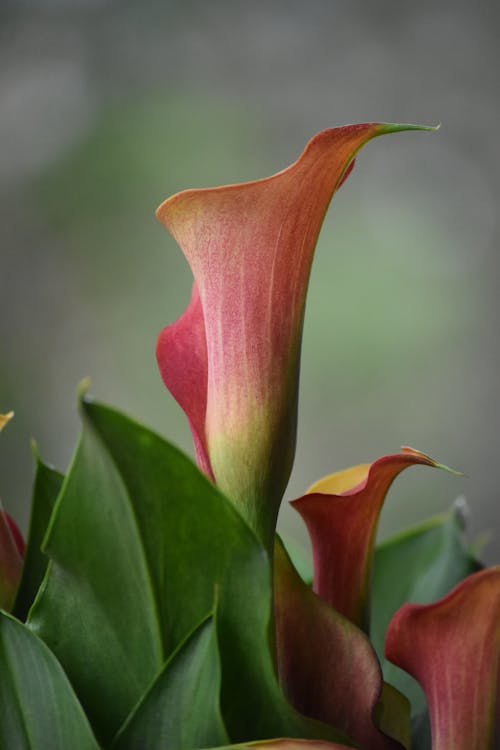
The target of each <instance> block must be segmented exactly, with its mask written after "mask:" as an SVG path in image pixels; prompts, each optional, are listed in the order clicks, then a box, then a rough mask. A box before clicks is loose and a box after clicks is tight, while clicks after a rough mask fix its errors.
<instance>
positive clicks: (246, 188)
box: [157, 123, 419, 547]
mask: <svg viewBox="0 0 500 750" xmlns="http://www.w3.org/2000/svg"><path fill="white" fill-rule="evenodd" d="M408 129H419V128H417V126H411V125H386V124H375V123H367V124H362V125H349V126H346V127H342V128H335V129H330V130H325V131H323V132H322V133H319V134H318V135H317V136H315V137H314V138H313V139H312V140H311V141H310V142H309V143H308V144H307V146H306V148H305V150H304V151H303V153H302V154H301V156H300V157H299V159H298V160H297V161H296V162H295V163H294V164H292V165H291V166H290V167H288V168H287V169H285V170H283V171H282V172H279V173H277V174H275V175H273V176H272V177H268V178H266V179H262V180H257V181H255V182H248V183H242V184H238V185H228V186H225V187H219V188H213V189H205V190H186V191H184V192H182V193H178V194H177V195H174V196H173V197H171V198H169V199H168V200H166V201H165V202H164V203H163V204H162V205H161V206H160V207H159V209H158V212H157V215H158V218H159V220H160V221H161V222H162V223H163V224H164V225H165V226H166V227H167V229H168V230H169V231H170V233H171V234H172V235H173V237H174V238H175V239H176V240H177V242H178V243H179V245H180V247H181V248H182V250H183V252H184V255H185V256H186V259H187V261H188V263H189V265H190V267H191V270H192V272H193V276H194V282H195V285H194V289H193V296H192V299H191V303H190V305H189V307H188V308H187V310H186V312H185V313H184V315H183V316H181V318H180V319H179V320H178V321H176V323H174V324H173V325H171V326H168V327H167V328H165V329H164V331H163V332H162V333H161V334H160V337H159V340H158V346H157V357H158V363H159V367H160V371H161V374H162V377H163V380H164V382H165V384H166V385H167V387H168V388H169V390H170V391H171V392H172V394H173V396H174V397H175V398H176V399H177V401H178V402H179V404H180V405H181V406H182V408H183V409H184V411H185V412H186V414H187V416H188V419H189V421H190V424H191V429H192V432H193V436H194V441H195V446H196V453H197V458H198V463H199V464H200V466H201V468H202V469H203V470H204V471H205V472H206V473H207V474H208V475H209V476H211V478H212V479H214V480H215V482H216V483H217V485H218V486H220V488H221V489H222V490H223V491H224V492H226V494H227V495H228V496H229V497H230V498H231V499H232V501H233V502H234V503H235V504H236V505H237V506H238V507H239V508H240V510H241V512H242V513H243V515H244V516H245V517H246V519H247V520H248V522H249V523H250V524H251V526H252V527H253V528H254V530H255V531H256V532H257V534H258V536H259V537H260V538H261V539H263V540H264V541H265V543H266V544H267V545H268V546H269V547H270V546H271V543H272V541H271V540H272V536H273V533H274V528H275V523H276V517H277V513H278V507H279V503H280V501H281V498H282V495H283V492H284V490H285V487H286V485H287V482H288V479H289V476H290V471H291V468H292V463H293V459H294V453H295V434H296V417H297V393H298V378H299V358H300V344H301V334H302V323H303V317H304V306H305V298H306V291H307V285H308V280H309V273H310V270H311V263H312V258H313V253H314V248H315V245H316V241H317V238H318V235H319V231H320V228H321V224H322V222H323V218H324V215H325V212H326V210H327V208H328V205H329V203H330V200H331V197H332V195H333V193H334V192H335V190H336V189H337V188H338V187H339V186H340V184H341V183H342V181H343V179H344V178H345V176H346V175H347V174H348V172H349V171H350V168H351V166H352V163H353V159H354V157H355V155H356V153H357V152H358V151H359V149H360V148H361V147H362V146H363V145H364V144H365V143H366V142H367V141H369V140H371V139H372V138H374V137H375V136H378V135H382V134H384V133H390V132H397V131H400V130H408Z"/></svg>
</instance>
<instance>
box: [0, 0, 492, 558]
mask: <svg viewBox="0 0 500 750" xmlns="http://www.w3.org/2000/svg"><path fill="white" fill-rule="evenodd" d="M499 21H500V6H498V4H497V3H494V2H485V1H484V0H478V2H475V3H470V2H463V1H462V0H444V1H442V2H440V3H434V2H431V0H423V1H422V2H420V3H418V4H417V3H410V2H401V0H399V2H392V1H389V0H379V2H376V3H374V2H373V1H372V0H359V2H334V1H332V0H308V2H305V1H303V2H298V1H293V0H292V1H291V2H285V1H284V0H277V1H274V2H269V1H268V2H265V0H254V1H253V2H242V1H241V0H221V1H219V2H212V3H207V2H203V1H202V0H184V2H153V1H152V0H147V1H144V0H142V1H140V0H136V1H135V2H131V1H129V2H111V1H110V0H108V1H106V0H80V1H77V0H73V1H70V0H45V1H43V0H26V2H21V1H20V0H19V1H18V2H6V1H5V0H4V2H3V3H2V5H1V9H0V197H1V201H0V206H1V209H0V211H1V224H0V226H1V235H2V239H1V262H0V305H1V316H0V356H1V360H0V363H1V367H0V411H7V410H9V409H14V410H15V412H16V418H15V420H14V422H13V423H12V424H11V425H9V427H8V428H7V430H6V431H5V432H4V433H3V434H2V436H1V438H0V441H1V445H0V494H1V496H2V499H3V502H4V505H5V506H6V507H7V509H9V510H10V511H11V512H12V513H13V514H14V515H15V516H16V517H17V518H18V519H20V521H21V524H22V525H23V526H24V527H25V526H26V522H27V512H28V507H29V499H30V487H31V480H32V473H33V469H32V459H31V453H30V446H29V439H30V437H32V436H33V437H35V438H36V440H37V442H38V445H39V450H40V453H41V455H42V457H43V458H44V459H46V460H48V461H50V462H52V463H54V464H55V465H57V467H58V468H61V469H64V468H65V467H66V466H67V464H68V462H69V460H70V458H71V454H72V451H73V447H74V443H75V441H76V439H77V435H78V416H77V413H76V406H75V391H76V386H77V384H78V382H79V381H80V380H81V378H83V377H84V376H87V375H89V376H90V377H91V378H92V382H93V386H92V393H93V394H94V395H95V396H96V397H98V398H99V399H103V400H106V401H108V402H110V403H111V404H114V405H116V406H118V407H121V408H123V409H124V410H126V411H127V412H128V413H129V414H131V415H133V416H135V417H137V418H139V419H140V420H142V421H144V422H145V423H147V424H149V425H151V426H152V427H154V428H155V429H156V430H158V431H160V432H161V433H162V434H163V435H165V436H167V437H169V438H170V439H172V440H173V441H175V442H177V443H178V444H180V445H181V446H182V447H183V448H184V449H185V450H186V451H188V452H191V441H190V435H189V431H188V428H187V426H186V423H185V420H184V417H183V414H182V413H181V412H180V410H179V408H178V407H177V405H176V404H175V403H174V401H173V399H172V398H171V397H170V395H169V394H168V393H167V391H166V390H165V389H164V387H163V385H162V383H161V381H160V377H159V375H158V372H157V368H156V363H155V358H154V346H155V339H156V335H157V333H158V332H159V331H160V329H161V328H162V327H163V326H164V325H166V324H167V323H169V322H171V321H173V320H174V319H175V318H176V317H177V316H178V315H179V314H180V313H181V312H182V310H183V309H184V307H185V306H186V304H187V301H188V298H189V293H190V284H191V280H190V274H189V271H188V268H187V265H186V263H185V262H184V259H183V257H182V255H181V253H180V251H179V250H178V248H177V247H176V245H175V243H174V241H173V240H172V239H171V238H170V237H169V235H168V234H167V233H166V232H165V231H164V230H163V229H162V228H161V227H160V225H159V224H158V223H157V222H156V221H155V219H154V216H153V211H154V208H155V207H156V206H157V205H158V204H159V203H160V202H161V200H163V199H164V198H165V197H167V196H168V195H170V194H171V193H173V192H175V191H178V190H181V189H183V188H187V187H196V186H210V185H215V184H223V183H227V182H239V181H244V180H249V179H254V178H258V177H262V176H266V175H267V174H271V173H272V172H274V171H277V170H278V169H281V168H282V167H284V166H286V165H288V164H289V163H290V162H291V161H293V160H294V159H295V158H296V157H297V155H298V154H299V153H300V151H301V150H302V148H303V146H304V144H305V142H306V141H307V140H308V139H309V138H310V137H311V136H312V135H313V134H314V133H315V132H317V131H318V130H321V129H323V128H326V127H331V126H335V125H341V124H345V123H348V122H363V121H367V120H380V121H393V122H420V123H427V124H434V123H437V122H442V123H443V127H442V129H441V131H440V132H438V133H405V134H398V135H394V136H387V137H384V138H382V139H378V140H377V141H375V142H374V143H371V144H370V145H369V146H368V147H367V148H366V150H364V151H363V153H362V154H361V155H360V157H359V159H358V162H357V167H356V168H355V170H354V173H353V174H352V176H351V177H350V179H349V180H348V182H347V183H346V185H345V186H344V187H343V188H342V190H341V191H340V193H339V194H338V195H337V196H336V197H335V199H334V201H333V204H332V208H331V210H330V212H329V214H328V216H327V218H326V221H325V224H324V228H323V232H322V235H321V238H320V241H319V245H318V249H317V256H316V259H315V265H314V268H313V274H312V279H311V286H310V293H309V298H308V306H307V314H306V326H305V332H304V345H303V365H302V377H301V404H300V422H299V441H298V447H297V458H296V464H295V469H294V473H293V475H292V479H291V482H290V486H289V490H288V492H287V497H288V498H292V497H294V496H297V495H298V494H301V493H302V492H303V491H304V489H305V488H306V487H307V486H308V485H309V484H311V483H312V481H313V480H315V479H316V478H318V477H319V476H321V475H323V474H325V473H329V472H331V471H334V470H338V469H341V468H343V467H345V466H349V465H352V464H354V463H359V462H362V461H370V460H372V459H375V458H376V457H378V456H379V455H382V454H384V453H387V452H393V451H397V450H398V448H399V446H400V445H401V444H410V445H412V446H414V447H416V448H419V449H421V450H424V451H426V452H428V453H431V454H432V455H433V456H435V457H436V458H437V459H438V460H441V461H443V462H445V463H448V464H451V465H453V466H455V467H458V468H461V469H463V470H464V471H465V472H466V473H467V475H468V476H467V478H463V479H457V478H456V477H451V476H449V475H446V474H444V473H440V472H436V471H431V470H427V469H414V470H410V471H408V473H407V474H406V475H404V476H403V477H401V478H400V479H398V480H397V484H396V486H395V488H394V490H393V491H392V492H391V496H390V498H389V500H388V503H387V505H386V508H385V511H384V516H383V520H382V529H381V533H382V534H383V535H386V534H388V533H390V532H392V531H394V530H396V529H397V528H399V527H400V526H401V525H402V524H404V523H409V522H412V521H415V520H417V519H420V518H422V517H424V516H426V515H428V514H429V513H434V512H437V511H440V510H443V509H445V508H447V507H448V506H449V505H450V503H451V502H452V501H453V500H454V498H455V497H456V496H457V495H460V494H465V496H466V497H467V499H468V501H469V504H470V508H471V519H470V527H471V534H472V536H474V535H476V534H478V533H480V532H482V531H483V530H486V531H488V532H489V533H490V535H491V539H492V540H493V541H492V542H491V543H490V544H489V546H488V547H487V549H486V553H485V556H486V558H487V559H489V560H491V561H493V560H496V561H498V560H499V558H500V555H499V554H498V552H499V549H500V547H499V540H500V525H499V516H500V513H499V494H498V490H497V483H498V481H497V477H496V460H497V450H498V441H497V433H498V428H499V426H500V407H499V393H498V369H499V364H500V362H499V360H500V344H499V336H498V284H499V268H500V260H499V255H498V246H499V240H500V231H499V229H500V227H499V221H500V220H499V215H498V209H497V204H498V198H499V196H500V184H499V169H498V167H499V146H498V143H497V132H496V131H497V128H498V120H499V115H500V79H499V76H498V70H499V62H500V60H499V52H498V35H499V31H500V28H499ZM281 521H282V524H283V527H284V528H285V529H286V530H288V532H289V533H291V534H294V535H300V534H301V533H302V532H301V528H300V520H299V519H298V517H297V518H295V514H294V513H293V511H290V510H288V509H284V511H283V516H282V519H281Z"/></svg>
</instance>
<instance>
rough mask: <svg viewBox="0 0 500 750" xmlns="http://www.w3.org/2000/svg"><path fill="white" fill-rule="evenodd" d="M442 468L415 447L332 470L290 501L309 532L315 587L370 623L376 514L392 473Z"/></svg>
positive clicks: (335, 604) (347, 612)
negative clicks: (418, 468)
mask: <svg viewBox="0 0 500 750" xmlns="http://www.w3.org/2000/svg"><path fill="white" fill-rule="evenodd" d="M418 464H420V465H423V466H434V467H440V468H446V467H442V465H441V464H438V463H437V462H436V461H434V459H432V458H430V456H427V455H426V454H425V453H421V452H420V451H416V450H414V449H413V448H408V447H404V448H402V451H401V453H396V454H393V455H389V456H383V457H382V458H379V459H377V461H374V462H373V463H372V464H359V465H358V466H352V467H350V468H349V469H344V470H343V471H339V472H336V473H335V474H330V475H329V476H326V477H324V478H323V479H320V480H319V481H318V482H316V483H315V484H313V485H312V487H310V489H309V490H308V492H307V493H306V494H305V495H303V496H302V497H300V498H298V499H297V500H294V501H293V502H292V505H293V507H294V508H295V509H296V510H297V511H298V512H299V513H300V515H301V516H302V518H303V519H304V521H305V523H306V525H307V528H308V531H309V535H310V537H311V543H312V549H313V560H314V583H313V587H314V591H316V593H317V594H319V596H321V597H322V598H323V599H325V601H327V602H328V603H329V604H330V605H331V606H332V607H335V609H336V610H337V611H338V612H340V613H341V614H343V615H344V616H345V617H347V618H348V619H349V620H351V621H352V622H354V623H356V624H357V625H358V626H359V627H361V628H363V629H365V630H368V629H369V609H370V596H369V593H370V584H371V574H372V562H373V550H374V544H375V535H376V531H377V525H378V519H379V516H380V512H381V510H382V506H383V504H384V500H385V497H386V495H387V492H388V491H389V488H390V486H391V484H392V483H393V481H394V479H395V478H396V477H397V476H398V474H400V473H401V472H402V471H404V469H406V468H408V467H409V466H415V465H418Z"/></svg>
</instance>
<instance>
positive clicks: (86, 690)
mask: <svg viewBox="0 0 500 750" xmlns="http://www.w3.org/2000/svg"><path fill="white" fill-rule="evenodd" d="M44 550H45V552H46V553H47V554H48V555H49V557H50V558H51V563H50V565H49V570H48V574H47V577H46V579H45V581H44V583H43V584H42V589H41V592H40V595H39V596H38V597H37V599H36V601H35V604H34V605H33V607H32V609H31V612H30V616H29V621H28V622H29V625H30V626H31V628H33V629H34V630H35V631H36V632H37V633H38V634H39V635H40V636H41V637H42V638H43V639H44V640H45V641H46V643H47V644H48V645H49V647H50V648H51V649H52V651H54V653H55V654H56V656H57V658H58V659H59V661H60V662H61V664H62V665H63V667H64V669H65V670H66V672H67V674H68V676H69V678H70V680H71V682H72V683H73V685H74V687H75V689H76V691H77V693H78V696H79V698H80V700H81V702H82V704H83V706H84V707H85V709H86V711H87V713H88V715H89V717H90V719H91V722H92V723H93V725H94V727H95V729H96V732H97V734H98V736H99V737H100V738H103V739H104V740H105V741H106V742H107V741H109V740H111V738H112V736H113V735H114V733H115V732H116V730H117V729H118V728H119V727H120V726H121V724H122V723H123V722H124V721H125V719H126V717H127V716H128V714H129V712H130V711H131V709H132V708H133V707H134V706H135V704H136V703H137V701H138V700H139V698H140V697H141V695H142V694H143V692H144V691H145V690H146V689H147V688H148V687H149V685H150V683H151V681H152V680H153V678H154V677H155V676H156V674H157V673H158V672H159V670H160V669H161V667H162V665H163V662H164V659H163V652H162V647H161V638H160V633H159V627H158V621H157V612H156V603H155V599H154V596H153V591H152V587H151V581H150V578H149V571H148V568H147V563H146V559H145V555H144V549H143V546H142V543H141V538H140V534H139V530H138V527H137V523H136V519H135V517H134V513H133V508H132V505H131V502H130V500H129V497H128V495H127V491H126V488H125V486H124V484H123V482H122V480H121V478H120V475H119V474H118V471H117V469H116V468H115V466H114V464H113V462H112V460H111V458H110V457H109V455H108V454H107V452H106V451H105V450H104V449H103V447H102V445H101V443H100V441H99V438H98V437H97V436H96V434H95V433H94V431H93V430H92V429H91V428H90V427H88V426H87V427H86V429H85V430H84V432H83V436H82V439H81V442H80V445H79V447H78V449H77V453H76V456H75V458H74V460H73V463H72V466H71V468H70V470H69V473H68V476H67V478H66V481H65V483H64V486H63V488H62V491H61V494H60V496H59V500H58V502H57V504H56V508H55V512H54V515H53V517H52V519H51V523H50V526H49V529H48V533H47V538H46V540H45V547H44Z"/></svg>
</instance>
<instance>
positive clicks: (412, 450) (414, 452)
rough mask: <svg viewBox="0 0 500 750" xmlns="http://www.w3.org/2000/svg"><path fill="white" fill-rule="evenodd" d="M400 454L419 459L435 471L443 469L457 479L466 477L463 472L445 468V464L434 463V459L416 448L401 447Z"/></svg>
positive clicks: (448, 467)
mask: <svg viewBox="0 0 500 750" xmlns="http://www.w3.org/2000/svg"><path fill="white" fill-rule="evenodd" d="M401 453H404V454H405V455H407V456H415V458H420V459H422V460H423V461H425V462H426V463H428V464H429V466H433V467H434V468H435V469H443V470H444V471H447V472H448V473H449V474H454V475H455V476H457V477H465V476H466V474H464V472H463V471H460V470H459V469H453V468H451V467H450V466H446V465H445V464H441V463H439V461H436V460H435V459H434V458H431V456H429V455H427V453H423V451H419V450H417V449H416V448H411V447H410V446H409V445H402V446H401Z"/></svg>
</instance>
